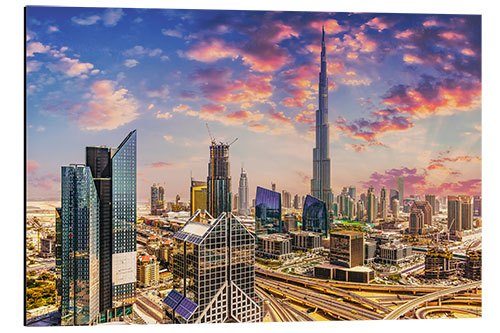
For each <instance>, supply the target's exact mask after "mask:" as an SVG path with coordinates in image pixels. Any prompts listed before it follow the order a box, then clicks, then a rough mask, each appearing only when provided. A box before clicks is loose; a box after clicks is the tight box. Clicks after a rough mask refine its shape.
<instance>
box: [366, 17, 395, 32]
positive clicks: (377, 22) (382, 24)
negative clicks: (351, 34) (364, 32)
mask: <svg viewBox="0 0 500 333" xmlns="http://www.w3.org/2000/svg"><path fill="white" fill-rule="evenodd" d="M366 25H367V26H369V27H370V28H372V29H375V30H378V32H382V31H383V30H385V29H387V28H389V27H390V26H391V25H392V24H390V23H388V22H386V21H385V20H384V19H383V18H381V17H374V18H372V19H371V20H370V21H368V22H366Z"/></svg>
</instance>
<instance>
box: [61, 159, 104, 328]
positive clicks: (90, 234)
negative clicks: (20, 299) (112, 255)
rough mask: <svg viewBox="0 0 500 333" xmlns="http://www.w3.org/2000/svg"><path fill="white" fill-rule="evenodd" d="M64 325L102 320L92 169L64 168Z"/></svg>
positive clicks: (62, 295) (97, 210) (62, 177)
mask: <svg viewBox="0 0 500 333" xmlns="http://www.w3.org/2000/svg"><path fill="white" fill-rule="evenodd" d="M60 233H61V234H60V241H61V244H60V246H61V254H60V258H58V263H59V267H58V270H59V272H60V276H61V279H60V294H61V308H60V311H61V325H89V324H92V323H95V322H96V321H97V320H98V316H99V201H98V196H97V191H96V188H95V185H94V181H93V178H92V173H91V171H90V168H88V167H85V166H81V165H71V166H64V167H62V168H61V209H60Z"/></svg>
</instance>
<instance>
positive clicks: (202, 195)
mask: <svg viewBox="0 0 500 333" xmlns="http://www.w3.org/2000/svg"><path fill="white" fill-rule="evenodd" d="M190 198H191V204H190V206H191V215H194V212H196V211H197V210H198V209H199V210H200V211H201V212H203V211H205V210H207V182H204V181H200V180H194V179H193V178H191V188H190Z"/></svg>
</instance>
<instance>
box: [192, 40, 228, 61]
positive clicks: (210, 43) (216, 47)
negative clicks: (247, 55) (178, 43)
mask: <svg viewBox="0 0 500 333" xmlns="http://www.w3.org/2000/svg"><path fill="white" fill-rule="evenodd" d="M185 54H186V56H187V58H188V59H191V60H197V61H201V62H208V63H212V62H215V61H217V60H219V59H224V58H232V59H236V58H237V57H238V52H237V50H236V49H235V48H234V47H232V46H230V45H228V44H226V43H225V42H224V41H223V40H221V39H214V38H212V39H208V40H203V41H201V42H198V43H197V44H195V45H193V46H192V47H191V48H190V49H189V50H188V51H186V53H185Z"/></svg>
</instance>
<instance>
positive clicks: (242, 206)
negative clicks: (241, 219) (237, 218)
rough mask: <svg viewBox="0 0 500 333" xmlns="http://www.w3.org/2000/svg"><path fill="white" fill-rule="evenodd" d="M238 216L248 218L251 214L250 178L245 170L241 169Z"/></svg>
mask: <svg viewBox="0 0 500 333" xmlns="http://www.w3.org/2000/svg"><path fill="white" fill-rule="evenodd" d="M238 199H239V203H238V215H244V216H247V215H249V214H250V209H249V208H248V178H247V172H246V171H245V169H243V168H241V175H240V186H239V187H238Z"/></svg>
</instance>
